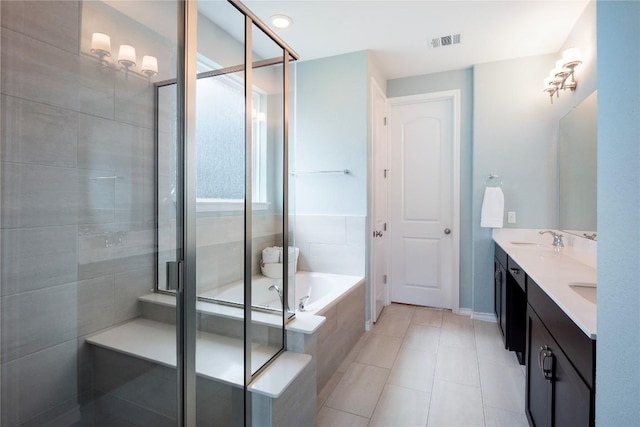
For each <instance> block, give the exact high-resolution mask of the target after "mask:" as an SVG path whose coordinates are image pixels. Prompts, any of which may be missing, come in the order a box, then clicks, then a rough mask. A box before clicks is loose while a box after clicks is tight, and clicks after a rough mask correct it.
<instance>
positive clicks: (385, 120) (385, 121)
mask: <svg viewBox="0 0 640 427" xmlns="http://www.w3.org/2000/svg"><path fill="white" fill-rule="evenodd" d="M383 122H384V125H385V126H386V125H387V118H386V117H385V118H384V120H383Z"/></svg>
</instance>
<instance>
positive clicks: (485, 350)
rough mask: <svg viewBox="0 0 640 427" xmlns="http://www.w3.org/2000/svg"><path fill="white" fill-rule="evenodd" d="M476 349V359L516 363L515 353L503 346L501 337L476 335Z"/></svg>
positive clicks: (506, 363) (509, 364)
mask: <svg viewBox="0 0 640 427" xmlns="http://www.w3.org/2000/svg"><path fill="white" fill-rule="evenodd" d="M476 351H477V352H478V359H483V360H488V361H493V362H494V363H498V364H504V365H507V366H511V365H514V366H515V365H518V359H517V357H516V354H515V353H514V352H513V351H509V350H506V349H505V348H504V344H503V343H502V338H500V339H495V338H492V337H483V336H478V335H476Z"/></svg>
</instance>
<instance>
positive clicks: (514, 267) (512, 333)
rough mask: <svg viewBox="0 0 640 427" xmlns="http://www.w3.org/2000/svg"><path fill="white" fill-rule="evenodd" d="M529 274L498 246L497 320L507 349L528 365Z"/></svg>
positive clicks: (496, 250) (496, 267) (521, 362)
mask: <svg viewBox="0 0 640 427" xmlns="http://www.w3.org/2000/svg"><path fill="white" fill-rule="evenodd" d="M525 276H526V275H525V273H524V271H523V270H522V269H521V268H520V266H519V265H518V264H517V263H516V262H515V261H513V260H512V259H511V258H510V257H509V256H508V255H507V253H506V252H505V251H504V250H503V249H502V248H501V247H500V246H499V245H495V258H494V304H495V313H496V320H497V322H498V325H499V326H500V332H502V337H503V338H504V343H505V348H506V349H507V350H511V351H514V352H515V353H516V356H517V357H518V361H519V362H520V364H524V353H525V345H526V326H525V323H526V310H527V296H526V281H525Z"/></svg>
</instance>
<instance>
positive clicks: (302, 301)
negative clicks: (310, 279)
mask: <svg viewBox="0 0 640 427" xmlns="http://www.w3.org/2000/svg"><path fill="white" fill-rule="evenodd" d="M307 301H309V295H307V296H306V297H302V298H300V302H299V303H298V310H300V311H306V308H305V307H306V305H307Z"/></svg>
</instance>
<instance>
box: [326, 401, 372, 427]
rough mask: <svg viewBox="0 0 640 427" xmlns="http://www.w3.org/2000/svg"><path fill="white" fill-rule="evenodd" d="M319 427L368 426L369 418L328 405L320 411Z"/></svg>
mask: <svg viewBox="0 0 640 427" xmlns="http://www.w3.org/2000/svg"><path fill="white" fill-rule="evenodd" d="M317 425H318V427H366V426H367V425H369V418H365V417H360V416H358V415H354V414H350V413H348V412H343V411H338V410H337V409H332V408H327V407H326V406H325V407H323V408H321V409H320V410H319V411H318V424H317Z"/></svg>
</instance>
